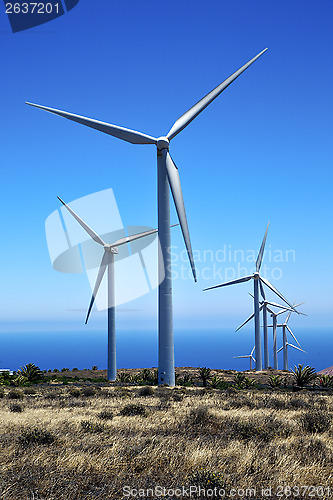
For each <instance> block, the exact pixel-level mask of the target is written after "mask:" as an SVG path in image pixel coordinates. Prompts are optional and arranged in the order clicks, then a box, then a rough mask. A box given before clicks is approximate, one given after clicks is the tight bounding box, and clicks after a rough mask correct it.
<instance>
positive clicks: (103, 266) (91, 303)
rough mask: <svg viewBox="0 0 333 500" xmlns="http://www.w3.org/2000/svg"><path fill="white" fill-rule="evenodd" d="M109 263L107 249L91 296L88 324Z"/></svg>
mask: <svg viewBox="0 0 333 500" xmlns="http://www.w3.org/2000/svg"><path fill="white" fill-rule="evenodd" d="M108 264H109V252H108V251H107V250H105V251H104V255H103V258H102V261H101V265H100V266H99V270H98V274H97V278H96V283H95V286H94V291H93V294H92V297H91V301H90V304H89V308H88V312H87V317H86V324H87V323H88V319H89V316H90V312H91V309H92V307H93V305H94V302H95V297H96V295H97V292H98V289H99V287H100V284H101V282H102V279H103V276H104V273H105V271H106V268H107V267H108Z"/></svg>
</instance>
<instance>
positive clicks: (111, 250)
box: [104, 245, 118, 254]
mask: <svg viewBox="0 0 333 500" xmlns="http://www.w3.org/2000/svg"><path fill="white" fill-rule="evenodd" d="M104 250H105V251H106V252H109V253H114V254H117V253H118V248H117V247H113V246H112V245H104Z"/></svg>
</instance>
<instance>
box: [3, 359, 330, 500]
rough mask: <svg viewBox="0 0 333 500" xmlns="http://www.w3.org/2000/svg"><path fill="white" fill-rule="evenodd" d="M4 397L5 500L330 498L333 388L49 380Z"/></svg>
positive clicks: (7, 389) (6, 391)
mask: <svg viewBox="0 0 333 500" xmlns="http://www.w3.org/2000/svg"><path fill="white" fill-rule="evenodd" d="M183 370H189V369H183ZM192 370H194V369H192ZM220 375H221V374H220ZM251 376H252V377H254V376H255V374H253V373H252V374H251ZM262 376H263V375H261V377H262ZM223 377H224V378H229V380H230V381H231V380H232V377H233V374H232V373H226V374H223ZM53 378H55V377H53ZM0 395H1V398H0V420H1V437H0V447H1V464H0V498H1V500H25V499H27V500H28V499H29V500H32V499H34V500H36V499H39V500H60V499H64V500H65V499H66V500H72V499H73V500H74V499H75V500H81V499H82V500H85V499H99V500H105V499H111V498H112V499H122V498H154V499H155V498H165V499H168V500H171V499H174V498H194V499H196V498H221V496H218V492H220V494H221V495H223V497H224V498H237V499H240V498H256V499H259V498H260V499H261V498H265V497H264V496H263V495H262V492H261V488H265V489H267V488H268V487H271V494H270V496H269V498H274V499H275V498H276V499H277V498H280V499H286V498H320V499H328V498H332V497H333V493H332V494H331V493H330V492H329V490H328V488H331V490H332V492H333V421H332V415H333V413H332V411H333V394H332V392H331V390H328V391H327V392H320V391H307V390H302V391H299V392H292V390H291V388H289V389H288V388H279V389H271V388H269V387H260V388H252V387H251V388H248V389H239V390H238V389H236V388H235V387H233V386H231V385H230V386H229V387H227V388H225V389H222V390H218V389H212V388H203V387H176V388H173V389H172V388H168V387H150V386H142V387H138V386H134V385H128V386H126V385H125V384H123V385H121V384H118V385H117V384H112V383H104V384H103V383H102V382H99V383H97V382H96V383H87V382H84V381H81V382H75V383H71V382H70V383H68V382H67V383H65V384H61V383H58V384H57V383H56V382H55V381H53V382H52V383H46V384H38V385H35V386H32V387H25V388H24V387H23V388H15V387H14V388H13V387H9V386H6V387H0ZM126 486H127V489H126V488H125V487H126ZM156 486H159V487H165V488H166V491H165V495H164V496H163V493H164V492H163V491H162V495H159V492H160V491H161V490H158V493H157V494H155V493H156V492H155V493H154V494H153V491H148V492H142V491H141V492H140V491H139V490H140V489H142V490H146V489H149V488H150V489H153V488H155V487H156ZM190 486H192V490H191V497H189V496H186V495H187V494H189V493H190V490H189V488H190ZM313 487H314V488H313ZM181 488H184V490H181ZM199 488H201V489H202V490H201V496H200V495H199V493H198V492H199ZM214 488H216V490H215V492H216V496H212V495H211V496H208V495H207V492H208V493H210V492H212V491H213V492H214ZM288 488H290V489H288ZM297 488H299V489H297ZM129 489H132V490H133V491H132V493H133V496H129ZM195 489H196V490H195ZM251 489H255V492H253V491H251ZM246 490H247V491H246ZM204 491H205V492H206V496H204ZM234 491H235V493H234ZM135 493H136V496H134V494H135ZM143 493H144V494H145V495H146V496H144V494H143ZM266 493H269V492H266ZM223 497H222V498H223Z"/></svg>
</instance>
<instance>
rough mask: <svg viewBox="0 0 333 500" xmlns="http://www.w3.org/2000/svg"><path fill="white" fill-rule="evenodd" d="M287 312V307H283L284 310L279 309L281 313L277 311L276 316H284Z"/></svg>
mask: <svg viewBox="0 0 333 500" xmlns="http://www.w3.org/2000/svg"><path fill="white" fill-rule="evenodd" d="M287 311H290V309H289V307H285V308H283V309H281V311H278V312H277V313H276V316H279V315H280V314H284V313H286V312H287Z"/></svg>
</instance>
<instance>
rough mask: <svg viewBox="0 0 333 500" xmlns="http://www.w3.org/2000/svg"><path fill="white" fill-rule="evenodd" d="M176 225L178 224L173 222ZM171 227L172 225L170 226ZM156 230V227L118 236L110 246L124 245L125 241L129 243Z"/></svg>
mask: <svg viewBox="0 0 333 500" xmlns="http://www.w3.org/2000/svg"><path fill="white" fill-rule="evenodd" d="M174 225H175V226H178V224H174ZM171 227H173V226H171ZM157 232H158V229H151V230H150V231H144V232H143V233H137V234H133V235H132V236H125V237H124V238H120V239H119V240H117V241H115V242H114V243H112V245H110V246H111V248H112V247H120V246H121V245H125V243H130V242H131V241H135V240H138V239H140V238H144V237H145V236H150V235H151V234H155V233H157Z"/></svg>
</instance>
